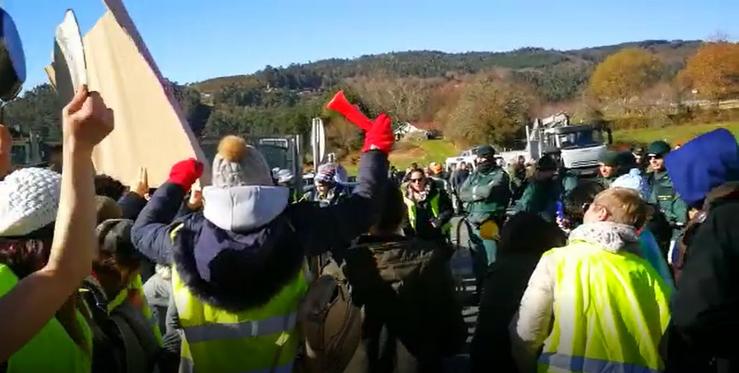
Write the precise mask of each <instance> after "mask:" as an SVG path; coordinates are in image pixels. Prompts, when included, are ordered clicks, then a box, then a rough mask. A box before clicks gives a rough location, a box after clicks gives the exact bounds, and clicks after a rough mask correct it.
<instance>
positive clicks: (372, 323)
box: [344, 236, 466, 373]
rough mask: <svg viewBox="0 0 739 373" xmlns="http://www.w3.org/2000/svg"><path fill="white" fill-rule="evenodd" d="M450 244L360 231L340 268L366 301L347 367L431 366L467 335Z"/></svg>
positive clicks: (372, 369)
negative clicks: (354, 351)
mask: <svg viewBox="0 0 739 373" xmlns="http://www.w3.org/2000/svg"><path fill="white" fill-rule="evenodd" d="M450 256H451V253H450V252H449V249H448V248H446V247H444V246H442V245H439V244H437V243H434V242H429V241H423V240H418V239H411V238H406V237H401V236H394V237H386V238H378V237H372V236H363V237H360V238H359V239H358V240H357V242H356V244H355V246H353V247H352V248H351V249H349V250H348V251H347V256H346V258H345V260H346V265H345V266H344V273H345V275H346V278H347V280H348V281H349V284H350V285H351V286H352V298H353V301H354V302H355V303H357V304H359V305H362V306H364V320H363V324H362V343H361V345H360V348H359V350H358V352H357V354H355V357H354V358H353V359H352V361H351V362H350V364H349V366H348V367H347V369H346V370H345V371H346V372H352V373H354V372H359V373H361V372H383V373H384V372H433V371H441V370H442V362H443V358H444V357H447V356H452V355H454V354H456V353H458V352H459V350H460V349H461V347H462V345H463V343H464V339H465V336H466V330H465V325H464V320H463V319H462V308H461V305H460V303H459V302H458V300H457V299H456V296H455V291H454V281H453V278H452V275H451V271H450V269H449V258H450Z"/></svg>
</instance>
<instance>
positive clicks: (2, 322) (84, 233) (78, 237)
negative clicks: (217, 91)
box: [0, 86, 113, 361]
mask: <svg viewBox="0 0 739 373" xmlns="http://www.w3.org/2000/svg"><path fill="white" fill-rule="evenodd" d="M62 114H63V119H62V122H63V141H64V150H63V157H64V163H63V168H62V185H61V196H60V203H59V211H58V213H57V218H56V225H55V227H54V241H53V243H52V246H51V254H50V257H49V261H48V263H47V264H46V266H45V267H44V268H42V269H41V270H39V271H36V272H34V273H32V274H31V275H29V276H27V277H25V278H24V279H22V280H20V281H19V282H18V284H17V285H16V286H15V287H14V288H13V289H12V290H11V291H10V292H8V293H7V294H6V295H5V296H4V297H2V298H0V314H2V315H3V317H1V318H0V330H2V331H3V332H2V333H1V334H0V361H6V360H7V359H8V358H9V357H10V356H11V355H12V354H13V353H14V352H15V351H17V350H18V349H19V348H20V347H22V346H23V345H24V344H25V343H26V342H28V340H29V339H31V338H32V337H33V336H34V335H35V334H36V333H37V332H38V331H39V330H40V329H41V328H42V327H43V325H44V324H46V323H47V322H48V321H49V320H50V319H51V318H52V317H53V316H54V313H55V312H56V311H57V310H58V309H59V307H61V306H62V304H63V303H64V302H65V301H66V300H67V298H69V296H70V295H71V294H72V293H73V292H74V291H75V290H76V289H77V287H78V286H79V284H80V282H81V281H82V279H84V278H85V276H87V275H89V274H90V270H91V263H92V257H93V250H94V249H95V247H96V246H97V242H96V240H95V233H94V232H95V219H96V214H95V198H94V197H95V190H94V189H95V188H94V186H93V177H94V169H93V166H92V161H91V155H92V148H93V147H94V146H95V145H96V144H98V143H99V142H100V141H101V140H102V139H103V138H104V137H105V136H106V135H107V134H108V133H110V131H111V130H112V129H113V112H112V110H110V109H108V108H107V107H106V106H105V102H104V101H103V99H102V98H101V97H100V95H99V94H98V93H97V92H88V90H87V87H84V86H83V87H81V88H79V89H78V91H77V93H76V95H75V96H74V98H72V101H71V102H70V103H69V104H68V105H67V106H66V107H65V108H64V109H63V113H62Z"/></svg>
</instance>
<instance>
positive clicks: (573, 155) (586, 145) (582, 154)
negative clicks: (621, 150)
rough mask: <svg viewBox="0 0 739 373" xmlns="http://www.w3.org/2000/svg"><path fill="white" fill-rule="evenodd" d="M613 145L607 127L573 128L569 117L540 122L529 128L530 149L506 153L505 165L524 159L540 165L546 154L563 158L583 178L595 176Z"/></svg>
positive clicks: (575, 126) (565, 164) (587, 125)
mask: <svg viewBox="0 0 739 373" xmlns="http://www.w3.org/2000/svg"><path fill="white" fill-rule="evenodd" d="M612 142H613V135H612V133H611V130H610V128H608V126H607V125H605V124H600V123H597V124H571V123H570V118H569V116H568V115H567V114H566V113H558V114H556V115H552V116H550V117H547V118H541V119H536V120H534V122H533V123H532V125H531V126H526V148H525V149H524V150H513V151H506V152H502V153H501V156H503V159H504V160H505V162H511V161H515V159H516V158H517V157H518V156H520V155H523V156H524V157H525V158H526V159H527V161H536V160H538V159H539V158H540V157H541V156H543V155H545V154H550V155H553V156H555V157H556V158H559V159H560V160H561V162H562V165H563V166H564V167H565V168H567V169H569V170H571V171H572V172H575V173H578V174H580V175H590V174H595V173H596V170H597V167H598V161H599V159H600V158H601V156H602V155H603V154H604V153H605V152H606V151H607V147H608V145H609V144H611V143H612Z"/></svg>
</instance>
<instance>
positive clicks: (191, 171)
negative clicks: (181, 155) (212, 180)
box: [168, 158, 203, 192]
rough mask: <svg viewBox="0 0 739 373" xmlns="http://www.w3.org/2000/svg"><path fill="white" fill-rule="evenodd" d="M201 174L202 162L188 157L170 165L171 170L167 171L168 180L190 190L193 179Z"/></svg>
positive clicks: (193, 182)
mask: <svg viewBox="0 0 739 373" xmlns="http://www.w3.org/2000/svg"><path fill="white" fill-rule="evenodd" d="M202 174H203V164H202V163H200V162H198V161H197V160H195V159H193V158H190V159H187V160H184V161H179V162H177V163H175V165H174V166H172V171H170V172H169V180H168V181H169V182H170V183H172V184H177V185H179V186H181V187H182V189H184V190H185V192H187V191H189V190H190V187H192V185H193V184H195V180H197V179H198V178H199V177H200V175H202Z"/></svg>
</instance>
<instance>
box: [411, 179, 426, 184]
mask: <svg viewBox="0 0 739 373" xmlns="http://www.w3.org/2000/svg"><path fill="white" fill-rule="evenodd" d="M423 180H424V179H423V178H421V179H411V183H420V182H422V181H423Z"/></svg>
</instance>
